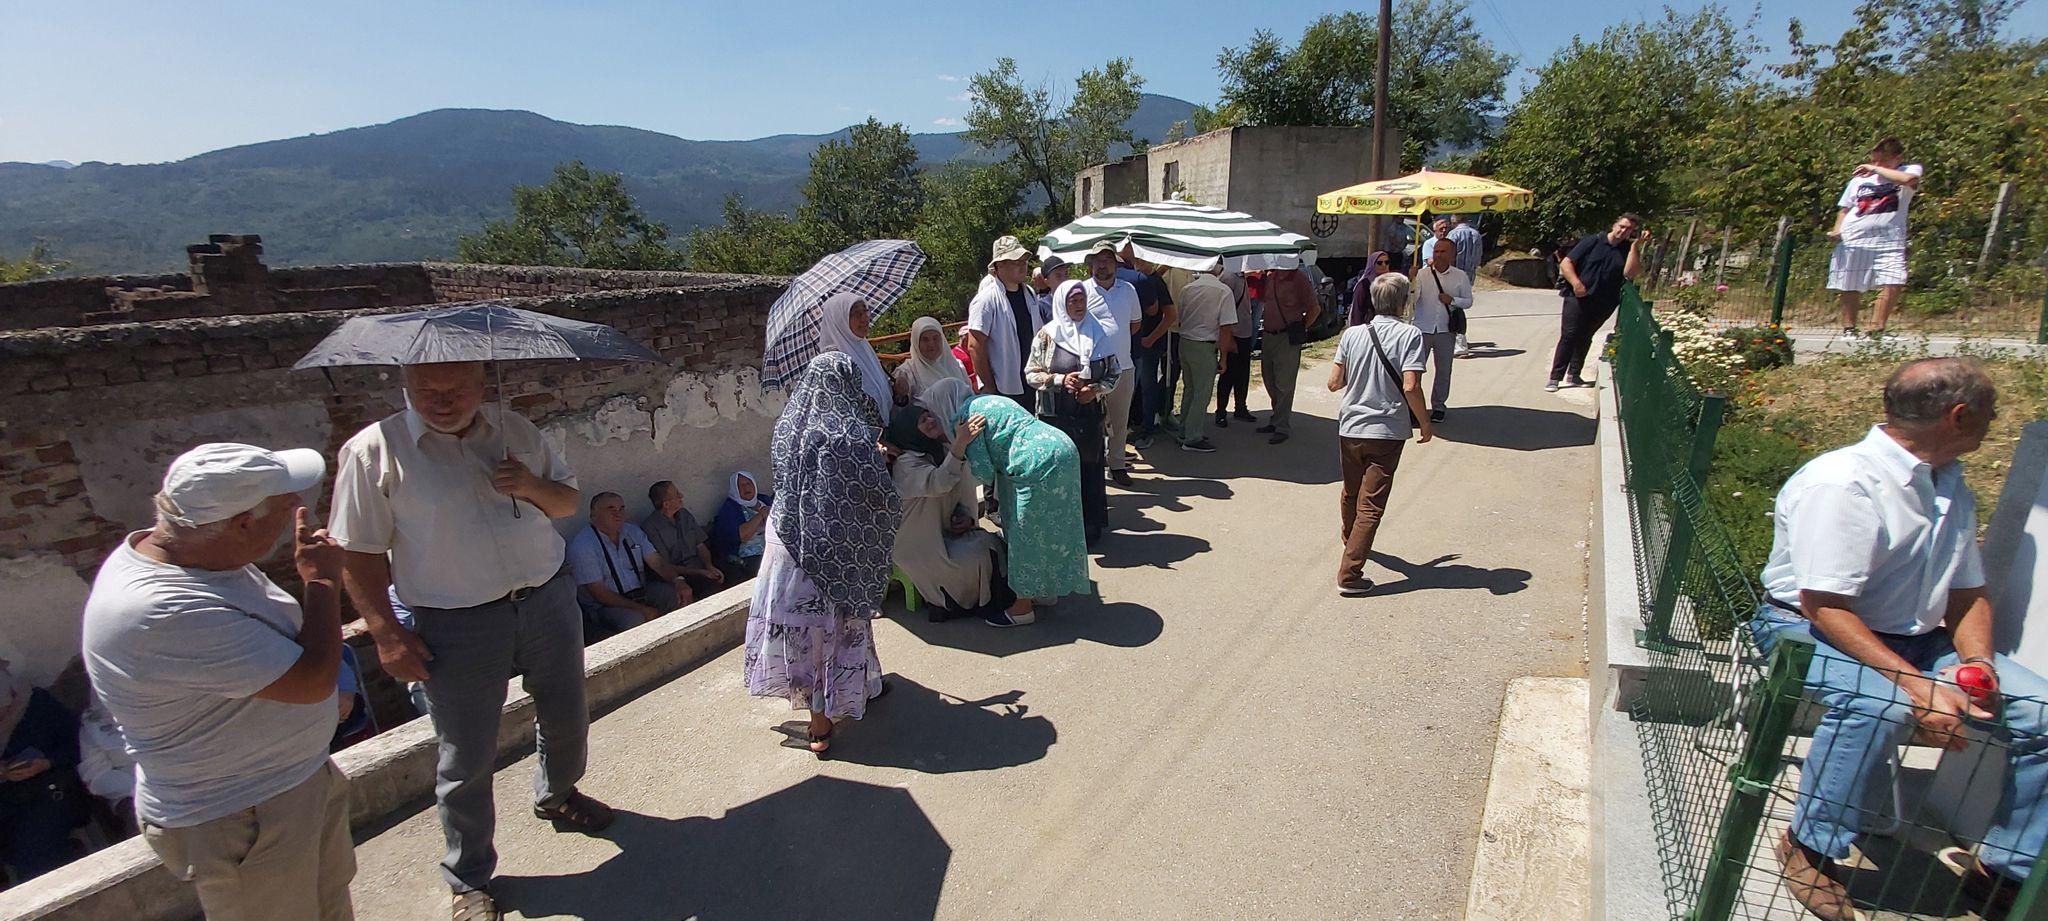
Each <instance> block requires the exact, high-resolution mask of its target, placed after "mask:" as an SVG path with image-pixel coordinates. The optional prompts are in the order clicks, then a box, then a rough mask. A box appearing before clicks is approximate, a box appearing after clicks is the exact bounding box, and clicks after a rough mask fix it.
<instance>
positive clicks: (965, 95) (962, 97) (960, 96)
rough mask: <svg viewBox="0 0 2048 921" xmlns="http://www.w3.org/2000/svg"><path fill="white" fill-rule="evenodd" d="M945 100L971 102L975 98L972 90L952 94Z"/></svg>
mask: <svg viewBox="0 0 2048 921" xmlns="http://www.w3.org/2000/svg"><path fill="white" fill-rule="evenodd" d="M946 98H947V99H950V100H952V101H954V102H973V101H974V100H975V98H976V97H975V95H974V91H973V90H966V91H964V92H959V93H954V94H953V95H951V96H947V97H946Z"/></svg>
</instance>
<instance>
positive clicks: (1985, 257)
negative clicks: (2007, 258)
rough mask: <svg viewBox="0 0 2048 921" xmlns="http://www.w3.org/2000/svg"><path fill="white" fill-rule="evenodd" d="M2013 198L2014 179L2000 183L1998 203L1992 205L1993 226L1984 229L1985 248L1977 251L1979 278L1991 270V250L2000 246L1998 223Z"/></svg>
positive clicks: (1981, 278) (2003, 216)
mask: <svg viewBox="0 0 2048 921" xmlns="http://www.w3.org/2000/svg"><path fill="white" fill-rule="evenodd" d="M2011 200H2012V180H2010V179H2007V180H2006V181H2004V182H2001V183H1999V184H1998V203H1997V204H1994V205H1992V206H1991V227H1990V228H1989V229H1987V230H1985V231H1984V248H1983V249H1982V250H1979V251H1978V253H1977V278H1978V280H1980V281H1981V280H1983V278H1984V276H1985V275H1987V274H1989V273H1990V272H1991V251H1992V250H1994V249H1997V248H1998V223H1999V221H2001V220H2003V219H2004V218H2005V206H2006V204H2007V203H2008V202H2010V201H2011Z"/></svg>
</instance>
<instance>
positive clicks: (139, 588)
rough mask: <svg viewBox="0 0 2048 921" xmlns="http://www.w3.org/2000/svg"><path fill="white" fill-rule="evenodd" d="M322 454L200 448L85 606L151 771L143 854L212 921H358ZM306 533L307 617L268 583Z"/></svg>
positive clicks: (96, 657) (116, 695) (100, 657)
mask: <svg viewBox="0 0 2048 921" xmlns="http://www.w3.org/2000/svg"><path fill="white" fill-rule="evenodd" d="M325 472H326V465H325V464H324V463H323V462H322V461H321V459H320V455H319V453H318V452H315V451H308V450H290V451H266V450H264V449H262V448H256V447H251V446H249V445H242V444H207V445H200V446H199V447H197V448H194V449H192V450H191V451H188V452H186V453H185V454H184V455H183V456H181V457H179V458H178V459H177V460H176V461H174V462H172V464H171V467H170V471H169V472H168V473H167V474H165V476H164V480H163V487H162V491H161V492H159V493H157V496H156V508H157V521H156V527H155V528H153V529H151V530H148V531H139V532H136V533H134V534H130V535H128V537H127V539H125V540H123V541H122V542H121V546H119V547H117V548H115V550H114V552H113V555H111V556H109V557H108V558H107V561H106V562H105V563H104V564H102V565H101V566H100V571H99V576H98V577H97V578H95V579H94V580H93V587H92V596H91V597H90V598H88V599H87V600H86V603H85V666H86V671H87V672H88V673H89V674H90V675H91V676H92V686H93V693H94V694H95V695H96V696H97V697H98V698H99V702H100V704H101V705H102V706H104V707H105V708H106V710H107V712H108V713H109V714H111V715H112V716H113V718H114V721H115V722H116V723H118V724H119V725H120V727H121V734H122V736H123V737H124V738H125V739H126V740H127V746H128V748H129V750H130V751H132V752H133V753H134V756H135V774H136V782H135V812H136V817H137V818H138V819H139V820H140V821H141V824H142V837H143V839H144V840H145V841H147V842H148V843H149V847H150V849H151V850H154V851H155V852H156V853H157V856H159V857H161V858H162V859H163V862H164V866H165V867H166V868H167V869H169V870H170V871H171V874H172V875H173V876H176V877H178V878H179V879H182V880H186V881H188V882H191V883H192V884H193V885H194V886H195V887H196V888H197V889H198V892H199V902H200V905H201V906H203V907H204V908H205V911H206V916H207V917H208V918H209V919H212V921H243V919H248V921H255V919H279V921H335V919H345V918H351V917H354V915H353V913H352V910H351V909H350V905H349V894H348V884H349V879H350V878H351V877H353V876H355V871H356V863H355V852H354V850H353V849H352V847H351V845H350V843H349V829H348V781H347V779H346V778H344V777H343V776H342V774H341V772H340V770H338V769H336V768H335V766H334V764H333V762H331V761H329V760H328V759H327V743H328V741H329V739H331V738H332V737H333V735H334V724H335V720H336V717H337V716H338V715H339V706H340V704H339V701H338V700H337V699H336V697H335V691H334V687H335V684H334V683H335V676H336V673H337V672H338V670H339V669H340V667H341V588H340V580H341V567H342V551H341V548H340V547H339V546H336V545H335V543H334V542H333V541H332V540H329V539H328V537H327V532H325V531H316V530H314V529H313V527H312V524H311V518H310V516H309V515H308V514H307V512H306V509H305V507H304V505H303V500H302V499H300V497H299V493H301V492H304V491H307V490H310V489H312V488H313V487H314V486H316V485H318V484H319V482H320V478H321V476H322V475H324V474H325ZM294 522H296V525H297V531H296V535H295V538H296V539H295V540H294V541H293V558H294V561H295V562H296V563H297V565H298V572H299V578H300V579H301V580H302V581H303V582H304V583H305V590H304V600H303V601H302V602H301V601H294V600H292V596H290V595H288V594H286V593H285V592H284V590H283V589H281V588H278V587H277V585H276V584H275V583H273V582H271V581H270V579H269V578H268V577H267V576H265V575H264V574H263V572H262V571H261V570H259V569H257V568H256V563H257V561H259V560H262V559H265V558H266V557H268V556H270V554H271V552H272V550H274V549H275V548H276V547H277V546H278V543H279V541H280V539H281V538H284V537H285V536H287V533H288V532H290V531H291V529H292V526H293V524H294Z"/></svg>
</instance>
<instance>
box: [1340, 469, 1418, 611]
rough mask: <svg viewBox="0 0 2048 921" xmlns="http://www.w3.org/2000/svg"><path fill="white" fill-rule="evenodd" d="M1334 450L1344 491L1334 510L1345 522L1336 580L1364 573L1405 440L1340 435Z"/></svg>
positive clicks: (1385, 511)
mask: <svg viewBox="0 0 2048 921" xmlns="http://www.w3.org/2000/svg"><path fill="white" fill-rule="evenodd" d="M1337 441H1338V445H1337V450H1338V452H1339V453H1340V454H1341V455H1342V456H1343V459H1344V493H1343V496H1342V497H1341V499H1340V500H1339V501H1340V505H1339V507H1338V509H1337V514H1338V517H1339V518H1340V519H1341V520H1342V521H1343V522H1344V531H1343V535H1344V558H1343V561H1342V562H1340V563H1339V564H1338V566H1337V579H1338V581H1340V582H1341V581H1343V580H1345V579H1351V578H1356V577H1359V576H1362V575H1364V574H1365V559H1366V557H1368V556H1370V555H1371V554H1372V539H1373V537H1374V535H1376V534H1378V533H1379V530H1380V517H1381V516H1383V515H1385V514H1386V513H1387V499H1388V498H1390V497H1391V496H1393V494H1394V468H1395V467H1398V466H1400V464H1401V448H1402V446H1404V445H1406V444H1407V442H1405V441H1394V440H1392V439H1387V438H1339V439H1337Z"/></svg>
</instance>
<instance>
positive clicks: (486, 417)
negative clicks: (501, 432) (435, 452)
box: [405, 405, 496, 445]
mask: <svg viewBox="0 0 2048 921" xmlns="http://www.w3.org/2000/svg"><path fill="white" fill-rule="evenodd" d="M490 409H491V407H490V406H488V405H485V406H479V407H477V408H476V424H475V425H473V426H471V427H470V430H469V432H468V434H467V435H465V436H463V437H468V435H477V434H482V433H485V432H489V431H490V430H491V429H492V428H494V427H496V424H495V423H494V422H492V421H491V413H490ZM405 434H406V436H407V437H409V438H411V439H412V443H413V444H415V445H417V444H419V443H420V441H421V439H424V438H426V437H427V436H428V435H448V433H447V432H442V431H438V430H436V429H435V428H434V427H433V426H431V425H428V424H427V420H426V417H424V416H422V415H420V412H419V410H417V409H414V408H412V407H411V406H410V405H408V406H406V407H405ZM448 437H450V438H455V437H456V436H454V435H448ZM458 440H459V439H458Z"/></svg>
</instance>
